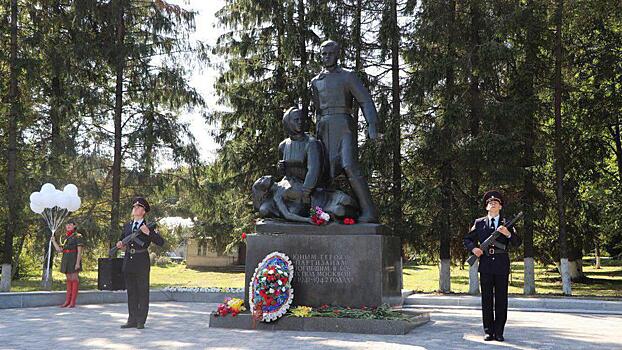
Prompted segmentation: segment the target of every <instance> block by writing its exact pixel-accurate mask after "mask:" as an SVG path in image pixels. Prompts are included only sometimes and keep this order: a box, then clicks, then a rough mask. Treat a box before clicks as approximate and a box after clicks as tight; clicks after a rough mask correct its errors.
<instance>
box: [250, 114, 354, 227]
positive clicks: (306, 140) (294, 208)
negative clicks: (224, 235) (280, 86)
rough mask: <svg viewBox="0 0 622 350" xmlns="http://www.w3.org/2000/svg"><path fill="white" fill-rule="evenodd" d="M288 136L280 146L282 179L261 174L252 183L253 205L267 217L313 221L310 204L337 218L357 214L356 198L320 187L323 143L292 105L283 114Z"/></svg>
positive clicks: (303, 116)
mask: <svg viewBox="0 0 622 350" xmlns="http://www.w3.org/2000/svg"><path fill="white" fill-rule="evenodd" d="M283 126H284V128H285V130H286V131H287V133H288V134H289V137H288V138H287V139H285V140H283V141H282V142H281V144H280V145H279V155H280V157H279V159H280V160H279V162H278V164H277V168H278V169H279V172H280V173H281V175H284V176H283V178H282V179H281V180H280V181H278V182H276V181H275V180H274V178H273V177H272V176H262V177H261V178H259V179H258V180H257V181H255V183H254V184H253V205H254V207H255V209H256V210H257V211H258V212H259V215H260V216H261V217H264V218H282V219H285V220H288V221H297V222H307V223H312V220H311V218H310V217H309V209H310V207H311V206H314V207H315V206H319V207H321V208H323V210H324V211H325V212H326V213H329V214H332V215H333V216H334V217H336V218H344V217H346V216H349V217H355V216H356V213H357V205H356V201H355V200H354V199H353V198H352V197H350V196H348V195H347V194H346V193H344V192H342V191H339V190H331V191H326V190H323V189H321V188H318V187H317V185H318V182H319V179H320V177H321V175H322V164H323V162H322V144H321V143H320V142H319V141H318V140H317V139H316V138H315V137H313V136H311V135H309V134H308V133H306V132H305V130H306V126H307V116H305V115H303V114H302V111H301V110H299V109H297V108H294V107H292V108H290V109H289V110H288V111H287V112H285V114H284V116H283Z"/></svg>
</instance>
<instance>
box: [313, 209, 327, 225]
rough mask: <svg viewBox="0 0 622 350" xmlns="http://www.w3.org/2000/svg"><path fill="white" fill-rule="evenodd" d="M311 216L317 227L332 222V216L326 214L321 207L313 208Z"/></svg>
mask: <svg viewBox="0 0 622 350" xmlns="http://www.w3.org/2000/svg"><path fill="white" fill-rule="evenodd" d="M310 214H311V220H312V221H313V223H314V224H316V225H322V224H324V223H326V222H328V221H330V215H328V213H325V212H324V211H323V210H322V208H320V207H314V208H311V210H310Z"/></svg>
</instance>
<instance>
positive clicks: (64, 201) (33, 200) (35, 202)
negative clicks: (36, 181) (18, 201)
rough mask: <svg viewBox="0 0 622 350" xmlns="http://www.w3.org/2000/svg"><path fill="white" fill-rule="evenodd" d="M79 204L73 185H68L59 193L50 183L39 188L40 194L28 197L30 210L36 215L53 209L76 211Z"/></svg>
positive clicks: (80, 202) (34, 193)
mask: <svg viewBox="0 0 622 350" xmlns="http://www.w3.org/2000/svg"><path fill="white" fill-rule="evenodd" d="M81 204H82V201H81V200H80V197H78V188H77V187H76V185H74V184H69V185H67V186H65V188H63V190H62V191H60V190H57V189H56V188H55V187H54V185H52V184H51V183H46V184H44V185H43V186H41V191H40V192H33V193H32V194H31V195H30V209H32V211H34V212H35V213H37V214H42V213H43V211H44V210H45V209H46V208H50V209H52V208H54V207H58V208H59V209H67V210H68V211H76V210H78V209H80V205H81Z"/></svg>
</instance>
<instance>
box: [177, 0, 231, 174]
mask: <svg viewBox="0 0 622 350" xmlns="http://www.w3.org/2000/svg"><path fill="white" fill-rule="evenodd" d="M168 2H169V3H172V4H176V5H179V6H181V7H183V8H184V9H191V10H194V11H198V15H197V16H196V17H195V21H196V32H195V33H194V34H193V35H191V37H190V39H191V40H200V41H203V42H205V43H206V44H208V45H210V46H214V45H215V44H216V39H218V36H219V35H220V34H221V33H223V29H222V28H219V27H218V26H216V22H217V20H216V16H215V13H216V11H218V10H219V9H221V8H222V7H223V6H224V4H225V1H224V0H169V1H168ZM217 59H218V58H217V57H214V58H213V59H212V61H215V60H217ZM200 68H201V69H200V70H199V69H197V70H195V71H194V72H193V73H192V74H191V78H190V85H191V86H192V87H194V88H196V89H197V90H198V91H199V92H200V93H201V94H202V96H203V98H204V99H205V101H206V102H207V105H208V108H209V109H210V110H211V109H214V108H216V107H217V104H216V92H215V89H214V82H215V81H216V78H217V76H218V71H217V70H216V69H215V68H213V67H210V66H208V65H207V64H206V65H205V67H200ZM181 120H182V121H184V122H188V123H189V124H190V126H191V130H192V133H193V134H194V137H195V138H196V143H197V147H198V148H199V152H200V153H201V159H202V160H203V161H206V162H210V161H213V160H214V159H215V158H216V152H217V150H218V148H219V146H218V144H217V143H216V142H215V141H214V139H213V138H212V137H210V136H209V131H210V130H214V129H215V126H213V125H208V124H206V123H205V120H204V119H203V117H202V116H201V115H199V114H198V113H196V112H187V111H183V115H182V116H181ZM170 165H171V166H174V164H170Z"/></svg>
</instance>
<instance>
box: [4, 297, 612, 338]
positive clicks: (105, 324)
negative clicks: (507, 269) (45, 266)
mask: <svg viewBox="0 0 622 350" xmlns="http://www.w3.org/2000/svg"><path fill="white" fill-rule="evenodd" d="M215 306H216V304H203V303H173V302H171V303H166V302H160V303H152V304H151V309H150V313H149V320H148V323H147V328H146V329H144V330H137V329H130V330H121V329H119V325H121V324H122V323H124V322H125V319H126V317H127V314H126V306H125V305H124V304H103V305H86V306H79V307H78V308H76V309H69V310H67V309H59V308H57V307H41V308H24V309H6V310H0V349H27V350H36V349H46V350H47V349H138V348H140V349H268V348H270V349H329V350H341V349H431V350H437V349H438V350H446V349H469V350H472V349H521V350H523V349H538V350H540V349H563V350H571V349H607V350H610V349H622V332H620V330H621V329H622V316H616V315H582V314H561V313H550V312H549V313H540V312H521V311H513V312H510V315H509V317H510V320H509V322H508V327H507V329H506V334H505V337H506V342H505V343H498V342H490V343H489V342H484V341H483V340H482V334H481V326H480V312H479V311H476V310H433V311H432V313H431V318H432V321H431V322H430V323H428V324H426V325H424V326H422V327H419V328H417V329H415V330H414V331H412V332H411V333H409V334H408V335H405V336H383V335H364V334H344V333H303V332H259V331H242V330H239V331H238V330H225V329H215V328H208V320H209V317H208V314H209V312H210V311H211V310H213V309H214V308H215ZM74 333H78V334H79V336H76V335H75V334H74Z"/></svg>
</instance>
